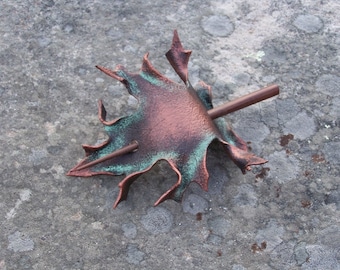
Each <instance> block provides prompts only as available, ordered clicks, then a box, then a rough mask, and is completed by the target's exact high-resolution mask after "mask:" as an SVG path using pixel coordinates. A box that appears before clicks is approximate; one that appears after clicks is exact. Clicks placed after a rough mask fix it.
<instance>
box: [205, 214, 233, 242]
mask: <svg viewBox="0 0 340 270" xmlns="http://www.w3.org/2000/svg"><path fill="white" fill-rule="evenodd" d="M208 227H209V229H210V230H211V232H212V233H213V234H215V235H219V236H222V237H224V236H226V235H227V233H228V231H229V227H230V224H229V222H228V221H227V220H226V219H225V218H224V217H223V216H216V217H213V218H210V219H209V220H208Z"/></svg>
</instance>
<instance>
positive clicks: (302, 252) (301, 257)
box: [294, 242, 309, 266]
mask: <svg viewBox="0 0 340 270" xmlns="http://www.w3.org/2000/svg"><path fill="white" fill-rule="evenodd" d="M308 256H309V255H308V253H307V250H306V243H305V242H300V243H298V244H297V245H296V246H295V248H294V258H295V261H296V263H297V264H298V265H299V266H301V265H302V264H304V263H305V262H306V261H307V260H308Z"/></svg>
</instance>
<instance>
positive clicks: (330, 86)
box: [315, 74, 340, 96]
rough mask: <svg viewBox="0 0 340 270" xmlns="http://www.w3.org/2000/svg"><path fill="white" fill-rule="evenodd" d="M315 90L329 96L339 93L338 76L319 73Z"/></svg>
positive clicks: (339, 81)
mask: <svg viewBox="0 0 340 270" xmlns="http://www.w3.org/2000/svg"><path fill="white" fill-rule="evenodd" d="M315 86H316V90H318V91H320V92H321V93H324V94H326V95H330V96H339V95H340V91H339V89H340V77H339V76H336V75H333V74H324V75H321V76H320V77H319V78H318V80H317V81H316V83H315Z"/></svg>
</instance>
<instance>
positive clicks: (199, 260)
mask: <svg viewBox="0 0 340 270" xmlns="http://www.w3.org/2000/svg"><path fill="white" fill-rule="evenodd" d="M78 2H79V3H78ZM154 2H155V1H149V0H147V1H137V0H134V1H118V0H116V1H105V0H95V1H53V0H49V1H34V0H31V1H29V0H27V1H8V0H3V1H1V3H0V16H1V20H0V33H1V38H0V97H1V100H0V114H1V118H0V125H1V133H0V142H1V146H0V156H1V165H0V180H1V181H0V192H1V196H0V206H1V207H0V213H1V234H0V269H1V270H2V269H91V270H92V269H232V270H245V269H262V270H263V269H304V270H307V269H308V270H309V269H310V270H312V269H313V270H314V269H323V270H325V269H332V270H333V269H340V266H339V265H340V244H339V243H340V184H339V175H340V173H339V163H340V154H339V153H340V137H339V136H340V135H339V134H340V130H339V124H340V121H339V119H340V109H339V107H340V106H339V104H340V72H339V60H340V59H339V50H340V34H339V33H340V17H339V10H340V3H339V1H337V0H323V1H321V0H318V1H314V0H313V1H312V0H284V1H276V0H272V1H270V0H260V1H255V2H254V1H250V0H243V1H241V0H240V1H239V0H235V1H203V0H197V1H168V2H169V3H167V4H166V2H164V1H163V2H157V3H154ZM174 29H178V32H179V35H180V38H181V40H182V43H183V45H184V47H185V48H186V49H191V50H193V53H192V56H191V62H190V66H189V68H190V76H191V80H192V81H193V83H194V84H195V83H197V82H198V81H199V80H203V81H205V82H206V83H208V84H210V85H212V86H213V94H214V103H215V105H217V104H221V103H223V102H225V101H227V100H231V99H233V98H236V97H239V96H241V95H243V94H246V93H249V92H251V91H254V90H257V89H259V88H261V87H264V86H267V85H269V84H272V83H276V84H279V85H280V88H281V94H280V96H279V97H278V98H274V99H271V100H268V101H265V102H262V103H261V104H258V105H254V106H252V107H249V108H246V109H244V110H243V111H239V112H235V113H233V114H232V115H229V116H228V119H229V122H230V123H231V124H232V126H233V127H234V129H235V130H236V131H237V132H238V133H239V134H240V135H241V136H242V137H243V138H244V139H245V140H246V141H249V142H250V146H251V147H252V150H253V152H255V153H256V154H257V155H259V156H262V157H264V158H266V159H268V160H269V163H267V164H265V165H264V166H263V167H254V168H253V171H251V172H248V173H247V174H246V175H243V174H242V173H241V172H240V170H239V169H238V168H237V167H236V166H235V165H234V164H232V163H231V162H230V161H229V160H228V159H227V158H226V157H225V155H223V153H222V152H221V151H220V150H219V148H218V147H215V146H214V145H213V146H212V147H211V149H210V150H211V151H209V155H208V168H209V172H210V183H209V185H210V188H209V192H204V191H202V190H200V188H199V187H198V186H197V185H195V184H192V185H191V186H190V188H189V189H188V190H187V191H186V193H185V196H184V198H183V202H182V203H176V202H174V201H166V202H165V203H162V204H161V205H160V206H158V207H152V205H153V203H154V202H155V201H156V199H157V198H158V197H159V196H160V195H161V194H162V193H163V192H164V191H166V190H167V189H168V188H169V187H170V186H171V185H172V184H173V183H174V182H175V181H176V175H175V174H174V173H173V172H172V171H171V169H170V168H169V166H168V165H167V164H166V163H160V164H158V165H157V166H155V167H154V168H153V170H152V171H150V172H149V173H147V174H145V175H143V176H142V177H140V178H139V179H138V180H137V181H136V182H135V183H134V184H133V185H132V187H131V189H130V193H129V196H128V199H127V201H125V202H123V203H121V204H120V205H119V206H118V207H117V209H115V210H113V209H112V204H113V202H114V200H115V198H116V196H117V193H118V188H117V184H118V182H119V181H120V180H121V179H122V177H110V176H97V177H93V178H72V177H67V176H65V174H66V172H67V171H68V170H69V169H70V168H71V167H73V166H74V165H75V164H76V163H77V162H78V161H79V160H80V159H81V158H82V157H83V156H84V152H83V149H82V148H81V144H83V143H86V144H95V143H96V142H97V143H98V142H100V141H102V140H103V139H105V136H106V134H105V133H104V131H103V127H102V124H101V123H100V122H99V120H98V118H97V100H98V99H99V98H102V99H104V101H105V104H106V107H107V110H108V111H109V113H110V118H114V117H117V116H122V115H126V114H129V113H131V112H133V111H134V109H135V108H136V106H137V103H136V101H135V100H134V99H133V98H131V97H129V95H128V93H127V91H126V89H125V88H124V87H123V86H122V85H121V84H119V83H118V82H116V81H114V80H113V79H111V78H109V77H107V76H106V75H105V74H103V73H100V72H99V71H98V70H97V69H96V68H95V67H94V66H95V65H103V66H106V67H108V68H112V69H113V68H114V67H115V66H116V65H117V64H122V65H124V66H126V67H127V68H128V70H130V71H138V69H139V67H140V64H141V60H142V57H143V55H144V53H146V52H150V56H149V58H150V61H151V62H152V63H153V65H154V66H155V67H156V68H157V69H158V70H160V71H161V72H162V73H163V74H165V75H166V76H168V77H170V78H171V79H174V80H176V81H179V79H178V77H177V76H176V75H175V74H174V72H173V71H172V68H171V66H170V65H169V64H168V62H167V60H166V58H165V56H164V53H165V52H166V51H167V50H168V49H169V47H170V44H171V39H172V34H173V30H174Z"/></svg>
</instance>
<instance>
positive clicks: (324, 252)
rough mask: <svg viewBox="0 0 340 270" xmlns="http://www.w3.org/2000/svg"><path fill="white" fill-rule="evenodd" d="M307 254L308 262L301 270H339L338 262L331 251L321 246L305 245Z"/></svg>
mask: <svg viewBox="0 0 340 270" xmlns="http://www.w3.org/2000/svg"><path fill="white" fill-rule="evenodd" d="M306 250H307V253H308V254H309V257H308V262H306V263H304V264H303V265H302V267H301V269H303V270H315V269H332V270H340V264H339V261H338V260H337V258H336V253H335V252H334V251H333V250H330V249H327V248H326V247H325V246H322V245H307V246H306Z"/></svg>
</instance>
